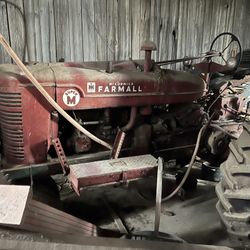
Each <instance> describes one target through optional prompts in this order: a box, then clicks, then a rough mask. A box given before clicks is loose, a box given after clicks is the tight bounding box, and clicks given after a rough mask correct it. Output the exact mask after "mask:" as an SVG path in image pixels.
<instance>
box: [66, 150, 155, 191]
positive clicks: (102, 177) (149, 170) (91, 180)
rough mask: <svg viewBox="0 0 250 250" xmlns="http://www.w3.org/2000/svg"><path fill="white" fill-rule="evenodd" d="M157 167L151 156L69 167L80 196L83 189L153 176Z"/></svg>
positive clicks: (70, 178)
mask: <svg viewBox="0 0 250 250" xmlns="http://www.w3.org/2000/svg"><path fill="white" fill-rule="evenodd" d="M156 167H157V159H156V158H154V157H153V156H152V155H149V154H147V155H140V156H131V157H125V158H119V159H112V160H104V161H95V162H89V163H80V164H74V165H70V166H69V168H70V174H69V180H70V182H71V183H72V186H73V188H74V189H75V191H76V192H77V193H78V194H79V191H80V188H81V187H86V186H93V185H100V184H106V183H113V182H122V181H124V182H126V181H127V180H133V179H138V178H142V177H145V176H149V175H153V174H154V173H155V171H156Z"/></svg>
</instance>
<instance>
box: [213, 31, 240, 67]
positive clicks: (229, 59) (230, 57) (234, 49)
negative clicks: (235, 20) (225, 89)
mask: <svg viewBox="0 0 250 250" xmlns="http://www.w3.org/2000/svg"><path fill="white" fill-rule="evenodd" d="M210 52H217V53H219V56H217V57H212V58H211V59H210V60H211V61H212V62H214V63H218V64H220V65H223V66H225V68H226V69H227V70H226V72H232V71H235V70H236V69H237V68H238V67H239V65H240V62H241V58H242V48H241V44H240V41H239V39H238V37H236V36H235V35H234V34H232V33H230V32H223V33H221V34H219V35H218V36H217V37H215V39H214V40H213V42H212V43H211V46H210Z"/></svg>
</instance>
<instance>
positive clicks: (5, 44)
mask: <svg viewBox="0 0 250 250" xmlns="http://www.w3.org/2000/svg"><path fill="white" fill-rule="evenodd" d="M0 43H1V44H2V46H3V47H4V49H5V50H6V52H7V53H8V54H9V56H10V57H11V58H12V59H13V61H14V62H15V63H16V64H17V66H18V67H19V68H20V70H21V71H23V73H24V74H25V75H26V77H27V78H28V79H29V80H30V81H31V83H32V84H33V85H34V86H35V88H36V89H37V90H38V91H39V92H40V93H41V94H42V95H43V97H44V98H45V99H46V100H47V101H48V102H49V104H50V105H51V106H52V107H53V108H55V110H56V111H57V112H58V113H59V114H61V115H62V116H63V117H64V118H65V119H66V120H67V121H68V122H69V123H71V124H72V125H73V126H74V127H75V128H77V129H78V130H79V131H81V132H82V133H83V134H85V135H86V136H88V137H89V138H90V139H92V140H93V141H95V142H97V143H98V144H100V145H102V146H104V147H106V148H108V149H112V146H111V145H109V144H108V143H107V142H105V141H103V140H101V139H100V138H98V137H96V136H95V135H93V134H92V133H90V132H89V131H88V130H86V129H85V128H83V127H82V126H81V124H79V123H78V122H77V121H75V120H74V119H73V118H72V117H71V116H70V115H68V114H67V113H66V112H65V111H64V110H63V109H62V108H61V107H60V106H59V105H58V104H57V103H56V102H55V101H54V99H53V98H52V97H51V96H50V95H49V94H48V93H47V91H46V90H45V89H44V88H43V87H42V86H41V84H40V83H39V82H38V81H37V80H36V78H35V77H34V76H33V75H32V73H31V72H30V71H29V70H28V68H27V67H26V66H25V65H24V64H23V63H22V61H21V60H20V59H19V57H18V56H17V55H16V53H15V52H14V51H13V50H12V48H11V47H10V45H9V44H8V42H7V41H6V40H5V39H4V37H3V35H2V34H1V33H0Z"/></svg>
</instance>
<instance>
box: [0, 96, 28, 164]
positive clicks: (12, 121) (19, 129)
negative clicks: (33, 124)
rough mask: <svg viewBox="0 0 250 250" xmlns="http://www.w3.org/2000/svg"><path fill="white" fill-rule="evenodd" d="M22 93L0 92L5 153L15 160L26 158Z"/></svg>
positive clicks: (8, 157) (7, 156) (0, 112)
mask: <svg viewBox="0 0 250 250" xmlns="http://www.w3.org/2000/svg"><path fill="white" fill-rule="evenodd" d="M21 110H22V99H21V93H6V92H0V124H1V137H2V142H3V148H4V155H5V157H6V158H7V159H11V161H13V162H16V163H17V162H20V161H22V160H24V141H23V119H22V111H21Z"/></svg>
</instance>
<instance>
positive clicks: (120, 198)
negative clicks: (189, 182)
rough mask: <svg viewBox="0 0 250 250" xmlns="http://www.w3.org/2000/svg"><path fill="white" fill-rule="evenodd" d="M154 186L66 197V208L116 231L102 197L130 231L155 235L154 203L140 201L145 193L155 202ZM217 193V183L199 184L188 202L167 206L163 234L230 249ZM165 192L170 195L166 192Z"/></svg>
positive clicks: (91, 191)
mask: <svg viewBox="0 0 250 250" xmlns="http://www.w3.org/2000/svg"><path fill="white" fill-rule="evenodd" d="M152 183H154V181H153V180H146V181H142V182H141V183H139V185H138V184H135V183H132V184H131V185H129V186H128V187H116V188H113V187H102V188H99V189H95V188H94V189H87V190H83V191H82V192H81V198H80V199H79V198H78V197H76V196H75V195H73V196H71V197H70V198H69V196H67V198H66V199H65V200H64V202H65V207H66V209H68V211H71V212H72V213H73V214H74V215H77V216H79V215H83V216H82V218H84V219H87V220H89V221H91V222H93V223H96V224H98V225H99V226H101V227H103V228H109V229H117V226H116V225H115V223H114V220H113V218H112V216H111V214H110V211H109V210H108V209H107V207H106V206H105V203H103V200H102V197H105V199H106V201H108V203H109V204H110V206H111V207H112V208H113V209H114V210H115V211H116V212H118V213H119V215H120V217H121V218H122V219H123V220H124V222H125V224H126V225H127V227H128V228H129V230H130V231H132V232H140V231H152V230H153V229H154V215H155V212H154V203H152V202H148V201H146V200H145V199H144V198H142V197H141V194H142V192H143V196H144V197H145V196H146V197H148V198H150V199H151V200H152V201H153V200H154V192H155V191H154V190H155V189H154V185H152ZM135 186H136V187H137V188H135ZM165 186H168V187H170V186H171V183H169V182H167V183H165ZM142 187H143V188H142ZM214 189H215V186H214V183H209V184H206V185H205V184H204V183H199V184H198V187H197V189H196V190H195V191H193V192H189V193H188V192H187V193H186V198H185V200H182V199H181V198H180V197H178V196H176V197H174V198H172V199H171V200H169V201H167V202H164V203H163V204H162V213H161V223H160V231H161V232H164V233H168V234H174V235H177V236H178V237H180V238H182V239H183V240H185V241H187V242H189V243H195V244H208V245H221V246H229V247H230V246H231V243H230V241H229V239H228V236H227V234H226V232H225V231H224V229H223V228H222V226H221V224H220V220H219V216H218V214H217V211H216V208H215V204H216V202H217V197H216V194H215V190H214ZM138 190H139V192H140V194H138ZM165 192H166V193H168V191H166V189H165ZM72 201H74V202H72ZM87 203H88V206H87ZM76 208H77V209H76ZM89 211H91V213H89ZM231 247H232V246H231Z"/></svg>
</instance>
